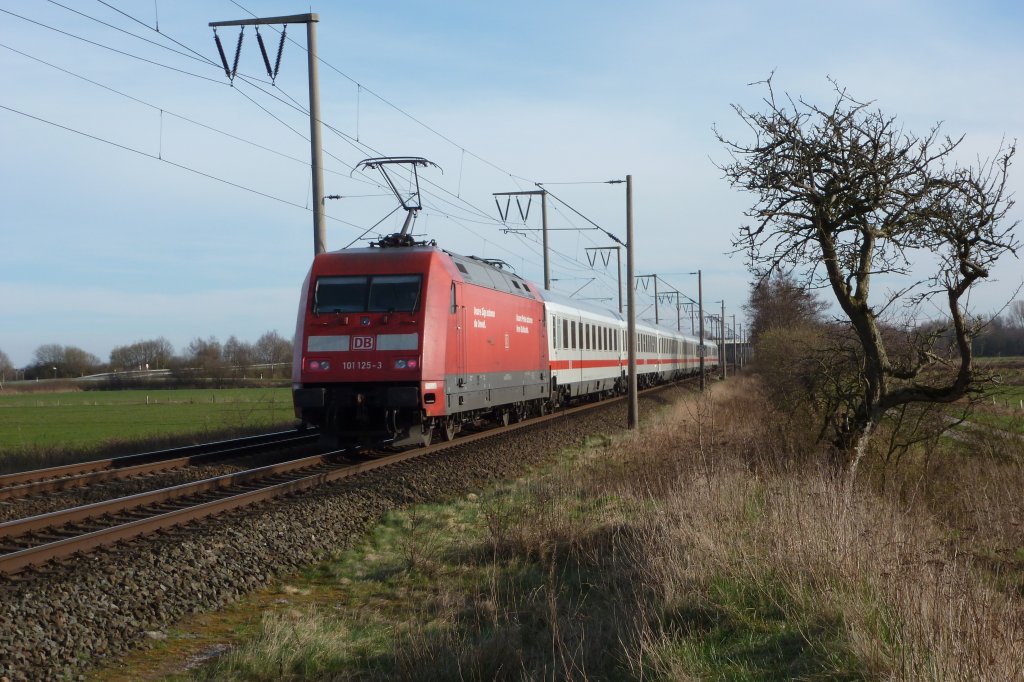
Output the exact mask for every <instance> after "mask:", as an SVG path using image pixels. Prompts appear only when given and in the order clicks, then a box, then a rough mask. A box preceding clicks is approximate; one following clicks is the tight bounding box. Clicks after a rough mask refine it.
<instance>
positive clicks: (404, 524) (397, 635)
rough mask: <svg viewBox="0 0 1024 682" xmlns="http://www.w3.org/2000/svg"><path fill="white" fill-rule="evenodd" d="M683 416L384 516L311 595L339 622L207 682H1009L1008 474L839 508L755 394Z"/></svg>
mask: <svg viewBox="0 0 1024 682" xmlns="http://www.w3.org/2000/svg"><path fill="white" fill-rule="evenodd" d="M680 398H681V400H679V402H677V403H676V404H675V405H673V406H670V407H668V408H666V409H665V410H664V411H662V412H661V413H660V414H659V415H657V416H656V417H653V418H651V419H650V420H648V421H647V422H645V423H644V427H643V429H642V430H640V431H638V432H634V433H630V434H624V435H617V436H601V437H596V438H594V439H593V441H592V442H591V443H589V444H588V446H587V447H585V448H582V449H580V450H578V451H575V452H574V453H572V454H571V455H570V456H569V457H568V458H567V459H566V461H564V462H563V463H562V464H561V465H559V466H557V467H555V468H553V469H552V470H550V471H547V472H545V473H543V474H539V475H537V476H534V477H532V478H530V479H524V480H522V481H519V482H517V483H516V484H515V485H510V486H504V487H500V488H498V489H497V490H496V491H492V492H489V493H487V494H485V495H483V496H481V497H480V499H476V498H475V496H471V498H470V499H469V500H461V501H456V502H453V503H451V504H449V505H447V506H443V507H441V508H437V507H420V508H417V509H415V510H412V511H409V512H407V513H405V514H404V515H399V516H398V517H396V519H395V520H394V523H392V524H391V525H390V526H389V527H388V529H387V532H386V533H385V532H380V533H378V535H377V536H376V538H375V539H373V540H372V541H371V542H370V543H369V544H368V545H367V546H366V547H364V548H362V549H360V550H358V551H356V552H355V553H354V554H353V553H350V554H348V555H345V556H343V557H341V558H339V560H338V562H336V563H335V564H333V565H331V566H329V567H326V568H323V569H322V571H321V572H320V573H319V578H318V580H319V583H318V584H320V585H321V586H322V584H323V582H324V575H327V576H328V578H329V581H330V582H331V583H332V590H335V591H333V592H332V593H331V594H332V596H331V598H332V599H335V600H338V601H339V603H341V602H343V603H345V605H346V607H345V608H344V609H342V610H341V611H337V612H334V613H331V615H330V617H328V616H326V615H324V614H325V613H326V611H325V610H324V609H323V608H307V609H303V610H301V611H298V612H285V613H283V614H270V615H267V616H266V617H265V618H264V622H263V624H262V626H261V627H260V628H259V633H258V635H257V636H256V638H255V639H252V640H249V642H247V643H246V644H244V645H243V646H242V647H240V648H238V649H236V650H235V652H234V653H233V654H232V655H231V657H230V658H227V659H224V660H222V661H220V662H218V663H217V664H215V667H211V668H208V669H207V671H206V672H205V673H204V676H206V677H209V678H214V679H220V678H234V679H278V678H283V679H308V678H316V679H332V678H335V679H352V678H357V679H368V680H369V679H391V678H405V679H439V680H440V679H478V680H489V679H516V680H518V679H639V678H645V679H746V680H773V679H786V678H798V679H820V680H825V679H828V680H835V679H851V680H852V679H927V680H933V679H935V680H959V679H988V680H1011V679H1024V587H1022V586H1024V583H1022V576H1024V567H1022V565H1021V563H1022V562H1021V560H1022V559H1024V556H1022V551H1021V547H1024V544H1022V538H1021V527H1020V520H1021V511H1022V509H1021V495H1020V491H1021V490H1022V489H1024V485H1022V484H1024V475H1022V472H1021V466H1020V463H1021V458H1020V457H1019V456H1018V455H1016V454H1014V453H1009V454H1006V453H1005V452H1004V453H1003V455H1002V456H1000V457H990V456H985V455H977V454H974V455H971V456H964V455H962V454H960V455H955V454H953V453H951V452H941V453H939V452H920V453H916V452H915V453H911V454H909V455H907V456H906V457H905V458H904V464H903V465H902V466H901V468H900V469H899V470H898V471H896V472H893V471H888V472H886V473H887V476H886V477H885V478H884V479H883V478H881V477H874V476H875V474H876V473H877V472H878V471H879V469H880V466H878V464H877V462H876V463H875V466H874V467H873V466H870V464H871V462H870V461H869V462H868V464H869V466H865V469H864V471H865V475H864V476H863V477H862V480H861V481H859V482H858V485H857V486H856V488H854V489H853V491H852V493H851V490H850V489H849V488H848V486H847V484H846V482H845V480H844V479H843V478H842V477H841V476H836V475H835V474H834V473H833V471H832V470H830V469H828V468H827V467H823V466H819V464H818V463H819V462H821V461H823V460H822V458H821V457H819V456H818V455H819V454H820V453H818V452H816V450H815V447H814V445H813V442H812V440H810V439H809V437H808V435H807V434H808V432H809V430H808V428H807V425H806V424H802V423H800V421H799V419H789V420H781V419H780V418H779V417H778V416H777V415H775V414H773V413H772V411H771V410H770V409H768V408H767V406H766V404H765V401H764V399H763V398H762V397H761V393H760V391H759V389H758V386H757V384H756V382H755V381H754V380H752V379H750V378H747V377H739V378H735V379H732V380H730V381H729V382H727V383H725V384H718V385H716V386H714V388H713V390H712V391H710V392H709V394H707V395H706V396H703V397H700V396H695V395H693V394H680ZM1014 556H1016V557H1017V559H1016V563H1013V557H1014ZM338 590H341V592H340V594H341V595H342V596H340V597H339V596H338V595H339V592H338Z"/></svg>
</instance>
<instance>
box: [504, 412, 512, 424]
mask: <svg viewBox="0 0 1024 682" xmlns="http://www.w3.org/2000/svg"><path fill="white" fill-rule="evenodd" d="M511 421H512V415H511V413H510V412H509V411H508V410H502V411H501V425H502V426H508V424H509V422H511Z"/></svg>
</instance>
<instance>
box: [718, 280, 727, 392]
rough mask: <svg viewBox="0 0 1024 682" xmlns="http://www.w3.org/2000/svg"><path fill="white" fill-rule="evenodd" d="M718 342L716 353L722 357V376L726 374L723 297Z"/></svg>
mask: <svg viewBox="0 0 1024 682" xmlns="http://www.w3.org/2000/svg"><path fill="white" fill-rule="evenodd" d="M718 331H719V336H718V338H719V339H720V343H719V344H718V354H719V356H720V357H721V358H722V361H721V364H722V378H723V379H724V378H725V377H726V374H728V372H727V370H726V367H725V299H724V298H723V299H722V317H721V318H720V324H719V326H718Z"/></svg>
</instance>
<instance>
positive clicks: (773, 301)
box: [743, 272, 828, 344]
mask: <svg viewBox="0 0 1024 682" xmlns="http://www.w3.org/2000/svg"><path fill="white" fill-rule="evenodd" d="M827 308H828V303H827V302H825V301H822V300H820V299H819V298H817V297H816V296H815V295H814V293H813V292H811V291H808V290H807V289H806V288H804V287H803V286H801V285H800V282H798V281H797V280H796V279H794V278H793V276H792V275H790V274H789V273H786V272H775V273H772V274H771V276H769V277H767V278H765V279H763V280H760V281H758V282H755V283H754V285H753V286H752V287H751V288H750V298H749V299H748V300H747V303H746V305H744V306H743V309H744V310H745V311H747V314H748V315H749V317H750V339H751V342H753V343H755V344H756V343H757V341H758V339H759V338H760V337H761V336H762V335H763V334H764V333H765V332H767V331H770V330H773V329H792V328H794V327H801V326H804V325H817V324H820V323H821V322H822V321H823V318H822V315H823V314H824V312H825V310H826V309H827Z"/></svg>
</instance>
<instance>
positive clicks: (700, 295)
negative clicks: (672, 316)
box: [697, 270, 707, 391]
mask: <svg viewBox="0 0 1024 682" xmlns="http://www.w3.org/2000/svg"><path fill="white" fill-rule="evenodd" d="M697 306H698V307H699V308H700V310H699V311H698V312H697V319H698V320H700V349H699V350H700V390H701V391H703V390H704V389H705V388H706V387H707V379H705V377H704V281H703V276H702V275H701V271H700V270H698V271H697Z"/></svg>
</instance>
